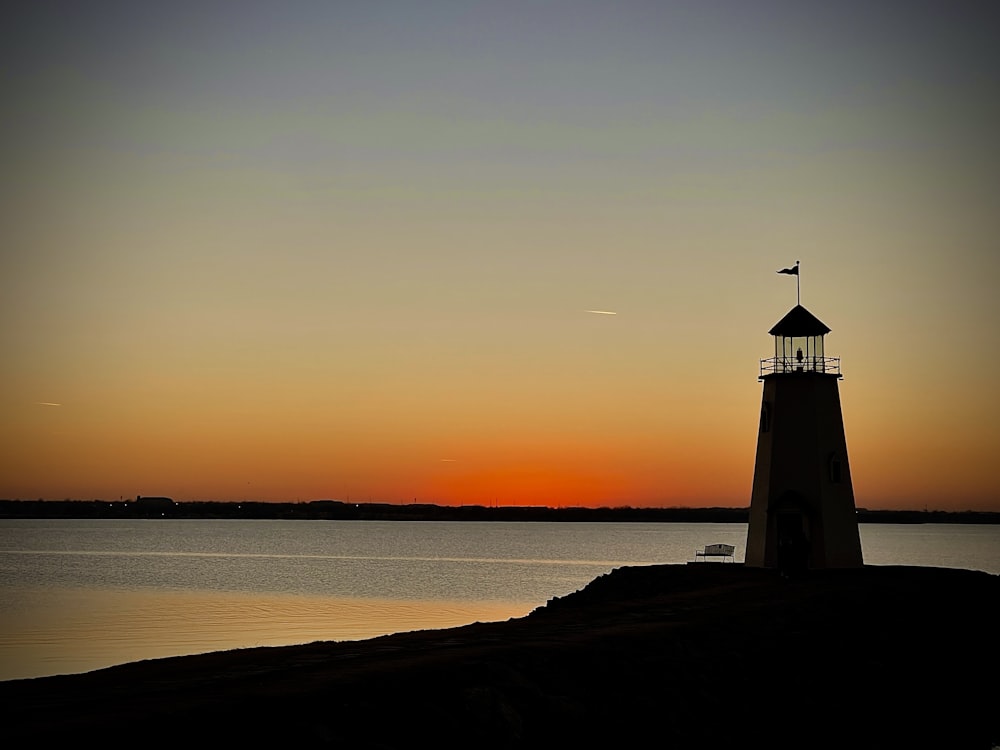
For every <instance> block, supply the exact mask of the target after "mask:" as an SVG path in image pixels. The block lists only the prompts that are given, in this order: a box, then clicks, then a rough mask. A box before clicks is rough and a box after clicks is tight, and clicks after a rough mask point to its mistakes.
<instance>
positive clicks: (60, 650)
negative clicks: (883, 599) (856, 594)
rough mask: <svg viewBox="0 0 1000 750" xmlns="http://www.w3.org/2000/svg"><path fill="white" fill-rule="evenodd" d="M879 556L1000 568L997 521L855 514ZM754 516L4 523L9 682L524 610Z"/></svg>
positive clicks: (690, 554)
mask: <svg viewBox="0 0 1000 750" xmlns="http://www.w3.org/2000/svg"><path fill="white" fill-rule="evenodd" d="M860 529H861V542H862V548H863V551H864V556H865V563H866V564H868V565H925V566H935V567H952V568H968V569H973V570H984V571H986V572H989V573H993V574H1000V526H996V525H963V524H919V525H902V524H862V525H861V527H860ZM746 532H747V526H746V524H708V523H531V522H520V523H519V522H511V523H506V522H455V521H451V522H431V521H384V522H382V521H286V520H245V521H243V520H172V519H160V520H128V521H125V520H83V519H79V520H76V519H68V520H62V519H60V520H54V519H43V520H28V519H16V520H0V679H3V680H9V679H18V678H23V677H38V676H43V675H52V674H66V673H76V672H85V671H90V670H93V669H98V668H101V667H106V666H111V665H114V664H121V663H124V662H129V661H137V660H140V659H149V658H159V657H164V656H175V655H182V654H193V653H203V652H206V651H220V650H228V649H235V648H247V647H254V646H278V645H287V644H293V643H307V642H311V641H318V640H324V641H330V640H336V641H339V640H358V639H365V638H371V637H374V636H378V635H384V634H387V633H393V632H400V631H408V630H423V629H428V628H446V627H452V626H456V625H463V624H467V623H470V622H476V621H500V620H507V619H510V618H512V617H521V616H524V615H526V614H528V613H529V612H530V611H531V610H533V609H535V608H537V607H539V606H542V605H544V604H545V603H546V602H547V601H548V600H549V599H551V598H553V597H558V596H563V595H565V594H568V593H571V592H573V591H576V590H578V589H580V588H582V587H584V586H586V585H587V584H588V583H589V582H590V581H592V580H593V579H594V578H596V577H597V576H600V575H602V574H604V573H607V572H609V571H611V570H613V569H615V568H618V567H622V566H628V565H657V564H683V563H685V562H689V561H692V560H694V552H695V550H696V549H700V548H701V547H704V546H705V545H706V544H714V543H726V544H732V545H734V546H735V547H736V556H735V559H736V561H737V562H741V561H742V559H743V551H744V546H745V542H746Z"/></svg>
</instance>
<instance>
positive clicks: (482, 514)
mask: <svg viewBox="0 0 1000 750" xmlns="http://www.w3.org/2000/svg"><path fill="white" fill-rule="evenodd" d="M749 514H750V509H749V508H632V507H618V508H583V507H571V508H548V507H542V506H500V507H487V506H482V505H455V506H451V505H433V504H425V503H412V504H400V505H394V504H391V503H351V502H342V501H338V500H312V501H308V502H296V503H281V502H275V503H272V502H223V501H185V502H174V501H173V500H171V499H169V498H163V497H141V498H138V499H135V500H131V499H130V500H118V501H108V500H0V518H6V519H12V518H37V519H41V518H108V519H114V518H117V519H130V518H135V519H139V518H186V519H198V518H201V519H271V520H345V521H347V520H352V521H540V522H590V523H614V522H618V523H746V522H747V520H748V518H749ZM858 522H859V523H906V524H920V523H959V524H1000V512H991V511H940V510H868V509H865V508H859V509H858Z"/></svg>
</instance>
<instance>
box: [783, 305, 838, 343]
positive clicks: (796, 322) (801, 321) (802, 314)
mask: <svg viewBox="0 0 1000 750" xmlns="http://www.w3.org/2000/svg"><path fill="white" fill-rule="evenodd" d="M829 332H830V329H829V328H828V327H827V325H826V324H825V323H824V322H823V321H822V320H820V319H819V318H817V317H816V316H815V315H813V314H812V313H811V312H809V311H808V310H806V309H805V308H804V307H803V306H802V305H796V306H795V307H793V308H792V309H791V310H789V311H788V313H787V314H786V315H785V317H783V318H782V319H781V320H779V321H778V322H777V323H775V324H774V327H773V328H772V329H771V330H770V331H768V333H770V334H771V335H772V336H822V335H824V334H827V333H829Z"/></svg>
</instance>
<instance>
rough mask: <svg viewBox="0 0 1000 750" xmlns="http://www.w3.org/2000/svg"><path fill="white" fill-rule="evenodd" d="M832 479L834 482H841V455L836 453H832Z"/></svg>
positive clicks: (830, 463)
mask: <svg viewBox="0 0 1000 750" xmlns="http://www.w3.org/2000/svg"><path fill="white" fill-rule="evenodd" d="M829 465H830V481H831V482H832V483H833V484H840V456H838V455H837V454H836V453H831V454H830V460H829Z"/></svg>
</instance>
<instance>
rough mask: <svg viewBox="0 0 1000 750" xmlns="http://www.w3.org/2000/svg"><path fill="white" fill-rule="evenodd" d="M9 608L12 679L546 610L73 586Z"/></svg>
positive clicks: (4, 617)
mask: <svg viewBox="0 0 1000 750" xmlns="http://www.w3.org/2000/svg"><path fill="white" fill-rule="evenodd" d="M8 598H9V601H7V599H8ZM4 604H5V606H4V607H3V608H2V610H0V632H2V633H3V639H2V642H0V679H3V680H10V679H19V678H23V677H37V676H40V675H45V674H68V673H76V672H88V671H91V670H94V669H100V668H103V667H108V666H112V665H115V664H122V663H125V662H130V661H139V660H141V659H151V658H159V657H166V656H178V655H183V654H197V653H204V652H208V651H223V650H229V649H236V648H249V647H255V646H283V645H290V644H295V643H310V642H312V641H340V640H360V639H364V638H373V637H375V636H379V635H385V634H388V633H395V632H401V631H410V630H423V629H428V628H435V629H436V628H446V627H454V626H457V625H464V624H467V623H470V622H476V621H480V622H486V621H500V620H507V619H510V618H512V617H521V616H523V615H526V614H527V613H528V612H530V611H531V610H532V609H533V608H534V607H535V606H536V605H535V604H533V603H526V602H520V603H519V602H462V601H400V600H389V599H348V598H329V597H310V596H282V595H260V594H241V593H232V592H212V591H162V590H161V591H145V590H137V591H130V590H122V589H118V590H107V589H63V588H36V589H32V588H23V589H17V590H11V589H8V590H6V591H5V602H4ZM166 634H169V636H168V637H165V635H166Z"/></svg>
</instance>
